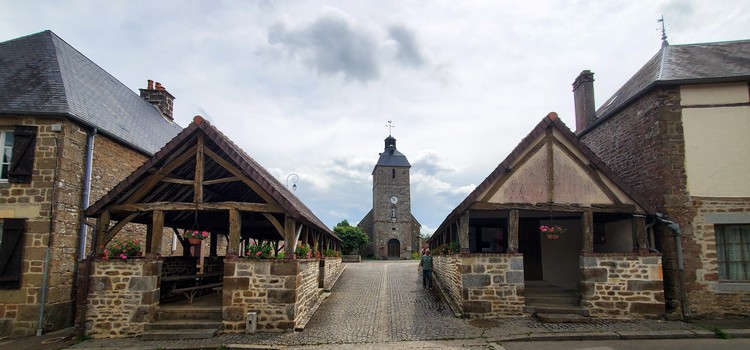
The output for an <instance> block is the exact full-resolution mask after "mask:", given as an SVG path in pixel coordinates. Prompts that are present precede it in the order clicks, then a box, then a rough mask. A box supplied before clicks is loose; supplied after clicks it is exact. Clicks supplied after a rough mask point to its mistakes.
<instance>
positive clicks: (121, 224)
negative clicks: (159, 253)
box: [101, 213, 139, 245]
mask: <svg viewBox="0 0 750 350" xmlns="http://www.w3.org/2000/svg"><path fill="white" fill-rule="evenodd" d="M138 214H139V213H133V214H130V215H128V217H126V218H124V219H122V220H120V221H119V222H117V224H116V225H115V226H112V228H110V229H109V230H108V231H107V232H106V235H105V236H104V241H103V242H102V244H101V245H106V244H107V243H109V241H111V240H112V238H114V237H115V235H116V234H117V232H120V230H122V228H123V227H125V225H127V224H128V223H130V222H131V221H133V219H135V217H136V216H138Z"/></svg>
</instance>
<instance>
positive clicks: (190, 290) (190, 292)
mask: <svg viewBox="0 0 750 350" xmlns="http://www.w3.org/2000/svg"><path fill="white" fill-rule="evenodd" d="M223 284H224V283H211V284H203V285H198V286H195V287H187V288H175V289H173V290H172V293H174V294H180V293H182V294H184V295H185V297H186V298H187V300H188V304H192V303H193V298H194V297H195V294H196V293H198V292H199V291H201V290H203V289H214V290H216V288H221V287H222V285H223Z"/></svg>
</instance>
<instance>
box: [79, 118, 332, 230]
mask: <svg viewBox="0 0 750 350" xmlns="http://www.w3.org/2000/svg"><path fill="white" fill-rule="evenodd" d="M199 133H203V134H204V135H205V139H204V142H205V147H206V148H207V149H209V150H211V151H213V152H214V153H216V154H217V155H219V156H220V157H221V158H222V159H224V160H226V161H227V162H229V163H230V164H232V165H233V166H234V167H236V168H237V169H239V170H240V171H241V172H242V173H243V175H244V176H245V177H247V178H248V179H250V180H251V181H253V182H255V183H257V184H258V185H259V186H260V187H261V188H262V189H263V191H265V192H266V193H268V194H269V195H270V196H271V197H272V198H273V200H274V201H276V202H277V203H278V204H279V205H280V206H281V207H282V208H283V209H284V211H285V212H286V213H287V214H288V215H290V216H292V217H294V218H295V219H296V220H298V221H300V222H303V223H305V224H307V225H308V226H310V227H314V228H315V229H317V230H319V231H321V232H323V233H326V234H328V235H329V236H331V237H333V238H334V239H336V240H339V241H340V239H339V238H338V236H337V235H336V234H335V233H334V232H333V231H331V229H329V228H328V227H326V225H325V224H324V223H323V222H322V221H321V220H320V219H318V217H317V216H315V214H313V212H312V211H311V210H310V208H308V207H307V206H306V205H305V204H304V203H302V201H301V200H300V199H299V198H297V196H295V195H294V194H293V193H292V192H291V191H290V190H289V189H288V188H287V187H286V186H284V185H283V184H282V183H281V182H280V181H279V180H277V179H276V178H275V177H274V176H273V175H271V173H269V172H268V171H267V170H266V169H265V168H263V167H262V166H261V165H260V164H259V163H258V162H256V161H255V160H254V159H253V158H252V157H250V156H249V155H248V154H247V153H245V152H244V151H243V150H242V149H241V148H240V147H239V146H237V145H236V144H235V143H234V142H232V141H231V140H230V139H229V138H228V137H227V136H226V135H224V134H223V133H222V132H221V131H219V130H218V129H216V127H214V126H212V125H211V124H210V123H209V122H207V121H205V120H203V118H201V117H195V118H194V120H193V122H192V123H190V125H188V126H187V127H186V128H185V129H184V130H183V131H182V132H180V133H179V134H178V135H177V136H175V137H174V138H173V139H172V140H171V141H169V142H168V143H167V144H166V145H165V146H164V147H163V148H162V149H161V150H159V152H157V153H156V154H155V155H153V156H152V157H151V158H150V159H148V160H147V161H146V162H145V163H144V164H143V165H141V166H140V167H139V168H138V169H136V170H135V171H134V172H133V173H132V174H130V176H128V177H127V178H125V180H123V181H122V182H120V183H119V184H117V186H115V187H114V188H113V189H112V190H111V191H109V192H108V193H107V194H106V195H104V196H103V197H102V198H101V199H99V200H98V201H97V202H96V203H94V204H92V205H91V206H90V207H89V208H87V209H86V210H85V211H84V214H85V215H86V216H89V217H91V216H96V215H98V214H99V213H100V212H101V211H102V210H103V209H104V208H106V207H107V206H108V205H116V204H122V203H123V202H124V201H125V200H127V199H128V198H129V195H130V194H132V193H133V192H134V191H136V190H137V189H138V188H139V187H140V186H141V185H142V184H143V183H144V181H146V179H148V178H149V176H150V175H152V174H154V173H155V172H156V171H157V170H158V169H161V168H162V167H164V166H165V165H166V164H168V163H169V162H171V161H172V160H173V159H175V158H176V157H178V156H180V155H181V154H182V153H183V152H184V151H185V150H186V149H189V148H190V147H191V146H193V145H195V144H196V142H197V141H196V140H197V137H198V134H199ZM204 162H205V163H204V175H203V176H204V180H211V179H222V178H228V177H231V176H233V174H232V173H230V172H229V171H227V170H226V169H225V168H224V167H222V166H221V165H220V164H218V163H216V162H215V161H213V160H212V159H211V158H210V157H208V156H205V157H204ZM169 176H170V177H175V178H180V179H193V178H194V176H195V157H192V158H190V160H189V161H186V162H185V163H184V164H182V165H180V166H179V167H177V168H176V169H174V170H173V171H171V172H170V174H169ZM188 187H190V186H188ZM192 201H193V191H192V188H190V189H189V190H186V186H185V185H184V184H175V183H170V182H160V183H159V184H158V185H157V186H156V187H154V188H153V189H152V190H151V191H149V194H148V196H146V197H145V198H144V199H143V200H142V202H144V203H154V202H176V203H184V202H187V203H192ZM203 201H204V203H216V202H242V203H265V201H264V200H263V198H262V197H261V196H260V195H258V193H256V192H255V191H254V190H253V189H252V188H250V187H249V186H248V185H247V184H245V183H244V182H242V181H235V182H227V183H223V184H214V185H210V190H205V191H204V195H203ZM127 215H128V214H127V213H124V214H123V213H114V212H113V213H112V218H113V219H115V220H121V219H122V218H124V217H125V216H127ZM194 215H200V216H199V218H198V220H196V219H195V217H194ZM149 220H150V219H149V218H148V216H147V215H146V216H141V217H137V218H135V219H133V222H141V221H142V223H148V222H149ZM195 221H199V222H200V223H203V224H201V226H200V227H201V229H205V230H208V231H212V230H215V231H217V232H229V229H228V220H227V215H226V212H220V211H204V212H201V213H199V214H195V213H193V212H190V213H185V212H182V213H179V214H175V215H168V216H166V217H165V226H167V227H175V228H183V229H191V228H193V227H194V226H193V225H194V222H195ZM280 221H281V222H283V216H282V217H281V218H280ZM242 230H243V233H245V234H247V235H249V236H251V237H256V238H276V237H277V236H278V233H277V232H276V230H275V229H274V228H273V227H272V226H271V225H270V224H269V225H267V226H266V227H261V228H258V227H254V226H246V225H243V228H242Z"/></svg>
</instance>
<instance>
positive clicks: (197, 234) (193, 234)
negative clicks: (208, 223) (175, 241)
mask: <svg viewBox="0 0 750 350" xmlns="http://www.w3.org/2000/svg"><path fill="white" fill-rule="evenodd" d="M208 235H209V233H208V231H198V230H186V231H185V232H183V233H182V238H185V239H187V240H188V242H190V244H192V245H198V244H201V241H202V240H204V239H206V238H208Z"/></svg>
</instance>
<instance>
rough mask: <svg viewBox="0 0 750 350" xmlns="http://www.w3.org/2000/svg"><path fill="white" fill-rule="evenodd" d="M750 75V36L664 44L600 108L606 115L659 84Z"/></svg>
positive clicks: (599, 113) (737, 78)
mask: <svg viewBox="0 0 750 350" xmlns="http://www.w3.org/2000/svg"><path fill="white" fill-rule="evenodd" d="M748 79H750V40H742V41H728V42H717V43H705V44H690V45H664V46H662V48H661V50H659V52H657V53H656V54H655V55H654V56H653V57H651V59H650V60H648V62H646V64H645V65H644V66H643V67H641V69H640V70H638V72H637V73H635V75H633V77H631V78H630V80H628V81H627V82H626V83H625V85H623V86H622V87H621V88H620V89H619V90H618V91H617V92H616V93H615V94H614V95H612V97H610V98H609V99H608V100H607V101H606V102H604V104H602V107H600V108H599V110H597V111H596V117H597V119H603V118H606V117H608V116H609V115H611V114H614V113H615V112H616V111H617V110H619V109H620V108H622V107H625V106H626V105H627V104H629V103H630V102H631V101H633V100H635V99H636V98H638V97H639V96H640V95H641V94H643V93H645V92H646V91H648V90H649V89H651V88H652V87H653V86H654V85H657V84H685V83H718V82H730V81H742V80H748Z"/></svg>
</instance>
